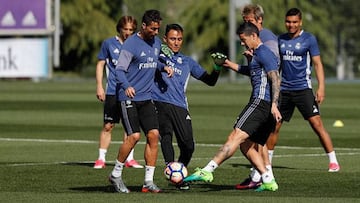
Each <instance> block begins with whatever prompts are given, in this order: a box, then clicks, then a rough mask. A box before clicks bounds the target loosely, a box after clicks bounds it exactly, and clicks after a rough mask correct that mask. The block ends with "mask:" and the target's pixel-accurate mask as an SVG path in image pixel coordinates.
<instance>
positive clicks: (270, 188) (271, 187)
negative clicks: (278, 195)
mask: <svg viewBox="0 0 360 203" xmlns="http://www.w3.org/2000/svg"><path fill="white" fill-rule="evenodd" d="M278 189H279V185H278V184H277V183H276V181H275V179H273V180H272V181H271V182H270V183H262V184H261V185H260V186H259V187H258V188H257V189H256V190H255V191H256V192H262V191H265V190H268V191H273V192H275V191H276V190H278Z"/></svg>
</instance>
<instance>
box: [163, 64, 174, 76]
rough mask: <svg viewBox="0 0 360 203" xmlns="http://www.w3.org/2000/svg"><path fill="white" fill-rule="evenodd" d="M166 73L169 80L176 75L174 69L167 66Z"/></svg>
mask: <svg viewBox="0 0 360 203" xmlns="http://www.w3.org/2000/svg"><path fill="white" fill-rule="evenodd" d="M164 71H165V72H166V73H167V76H168V77H169V78H170V77H172V76H173V75H174V69H173V68H172V67H171V66H165V67H164Z"/></svg>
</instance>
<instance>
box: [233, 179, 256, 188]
mask: <svg viewBox="0 0 360 203" xmlns="http://www.w3.org/2000/svg"><path fill="white" fill-rule="evenodd" d="M260 185H261V181H259V182H254V181H252V180H251V178H250V177H248V178H246V179H245V180H244V181H243V182H242V183H240V184H237V185H235V189H237V190H247V189H256V188H258V187H259V186H260Z"/></svg>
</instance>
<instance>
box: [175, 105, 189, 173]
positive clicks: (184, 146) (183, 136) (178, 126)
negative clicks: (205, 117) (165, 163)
mask: <svg viewBox="0 0 360 203" xmlns="http://www.w3.org/2000/svg"><path fill="white" fill-rule="evenodd" d="M172 109H173V111H172V120H173V123H174V132H175V136H176V141H177V144H178V146H179V149H180V154H179V158H178V161H179V162H181V163H183V164H184V165H185V166H186V167H187V166H188V164H189V163H190V160H191V158H192V155H193V152H194V150H195V143H194V137H193V130H192V123H191V117H190V114H189V112H188V111H187V109H184V108H181V107H177V106H175V105H173V106H172Z"/></svg>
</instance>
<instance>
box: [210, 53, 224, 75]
mask: <svg viewBox="0 0 360 203" xmlns="http://www.w3.org/2000/svg"><path fill="white" fill-rule="evenodd" d="M211 57H212V59H213V61H214V69H215V70H217V71H220V70H221V68H222V66H223V64H224V63H225V60H226V59H227V56H226V55H224V54H222V53H220V52H215V53H212V54H211Z"/></svg>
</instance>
